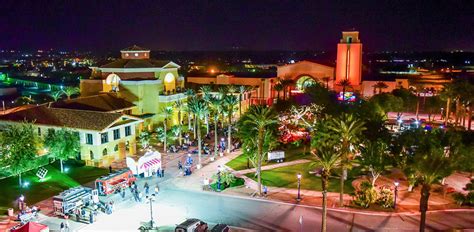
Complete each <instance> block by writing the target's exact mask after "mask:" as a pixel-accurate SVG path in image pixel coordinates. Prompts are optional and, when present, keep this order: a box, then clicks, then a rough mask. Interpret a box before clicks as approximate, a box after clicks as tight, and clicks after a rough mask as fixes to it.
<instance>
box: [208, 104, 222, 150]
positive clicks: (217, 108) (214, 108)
mask: <svg viewBox="0 0 474 232" xmlns="http://www.w3.org/2000/svg"><path fill="white" fill-rule="evenodd" d="M209 107H210V111H211V112H212V114H213V116H214V118H213V119H214V158H215V157H216V155H217V153H218V152H219V149H218V129H217V123H218V122H219V116H220V115H221V114H222V111H223V108H222V99H221V98H219V97H215V96H213V97H211V98H210V99H209Z"/></svg>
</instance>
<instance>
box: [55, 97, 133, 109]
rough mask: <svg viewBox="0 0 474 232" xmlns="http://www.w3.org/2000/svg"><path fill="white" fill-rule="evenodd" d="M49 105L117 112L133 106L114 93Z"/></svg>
mask: <svg viewBox="0 0 474 232" xmlns="http://www.w3.org/2000/svg"><path fill="white" fill-rule="evenodd" d="M51 107H53V108H62V109H72V110H89V111H99V112H118V111H123V110H128V109H131V108H133V107H135V105H134V104H133V103H131V102H129V101H127V100H125V99H123V98H119V97H117V96H116V95H115V94H99V95H94V96H88V97H80V98H74V99H70V100H63V101H58V102H54V103H52V104H51Z"/></svg>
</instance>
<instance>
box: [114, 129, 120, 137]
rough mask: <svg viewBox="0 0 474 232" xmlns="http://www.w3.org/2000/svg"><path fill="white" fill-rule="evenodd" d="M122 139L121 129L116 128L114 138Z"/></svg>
mask: <svg viewBox="0 0 474 232" xmlns="http://www.w3.org/2000/svg"><path fill="white" fill-rule="evenodd" d="M117 139H120V129H115V130H114V140H117Z"/></svg>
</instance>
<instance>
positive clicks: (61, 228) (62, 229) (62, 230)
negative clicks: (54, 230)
mask: <svg viewBox="0 0 474 232" xmlns="http://www.w3.org/2000/svg"><path fill="white" fill-rule="evenodd" d="M64 228H65V225H64V222H61V225H60V226H59V231H61V232H64Z"/></svg>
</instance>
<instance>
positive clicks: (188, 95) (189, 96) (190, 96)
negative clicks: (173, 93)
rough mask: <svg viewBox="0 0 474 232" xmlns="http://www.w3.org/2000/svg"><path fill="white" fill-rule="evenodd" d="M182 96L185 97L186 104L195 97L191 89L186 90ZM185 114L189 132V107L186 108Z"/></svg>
mask: <svg viewBox="0 0 474 232" xmlns="http://www.w3.org/2000/svg"><path fill="white" fill-rule="evenodd" d="M184 94H185V95H186V97H187V102H189V101H190V100H191V99H192V98H194V97H196V95H195V94H194V90H193V89H186V92H184ZM187 112H188V130H191V111H190V110H189V107H187Z"/></svg>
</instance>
